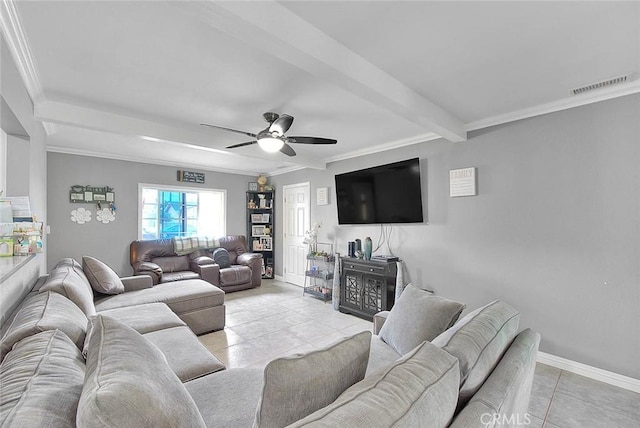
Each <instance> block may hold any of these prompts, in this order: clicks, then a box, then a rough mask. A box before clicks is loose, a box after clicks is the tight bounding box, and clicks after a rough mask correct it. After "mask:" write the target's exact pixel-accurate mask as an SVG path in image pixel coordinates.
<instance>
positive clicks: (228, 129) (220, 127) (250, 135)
mask: <svg viewBox="0 0 640 428" xmlns="http://www.w3.org/2000/svg"><path fill="white" fill-rule="evenodd" d="M200 125H202V126H208V127H209V128H217V129H223V130H225V131H231V132H237V133H238V134H243V135H248V136H249V137H253V138H256V134H252V133H251V132H245V131H239V130H237V129H232V128H225V127H224V126H218V125H209V124H208V123H201V124H200Z"/></svg>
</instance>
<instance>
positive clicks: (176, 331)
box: [144, 326, 224, 382]
mask: <svg viewBox="0 0 640 428" xmlns="http://www.w3.org/2000/svg"><path fill="white" fill-rule="evenodd" d="M144 338H145V339H147V340H148V341H149V342H151V343H153V344H154V345H156V346H157V347H158V349H159V350H160V351H161V352H162V354H163V355H164V356H165V358H166V359H167V364H169V367H171V370H173V372H174V373H175V374H176V375H178V377H179V378H180V380H181V381H182V382H187V381H190V380H193V379H196V378H199V377H201V376H204V375H208V374H210V373H214V372H217V371H219V370H223V369H224V364H222V363H221V362H220V360H218V359H217V358H216V357H215V355H213V354H212V353H211V352H209V350H208V349H207V348H206V347H205V346H204V345H203V344H202V343H201V342H200V340H199V339H198V337H197V336H196V335H195V334H193V332H192V331H191V330H190V329H189V327H186V326H184V327H172V328H166V329H163V330H156V331H152V332H150V333H146V334H145V335H144Z"/></svg>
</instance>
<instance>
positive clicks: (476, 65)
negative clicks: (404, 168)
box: [0, 1, 640, 174]
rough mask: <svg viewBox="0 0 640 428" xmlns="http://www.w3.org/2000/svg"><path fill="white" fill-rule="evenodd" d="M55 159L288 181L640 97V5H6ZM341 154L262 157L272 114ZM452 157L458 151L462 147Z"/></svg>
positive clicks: (5, 22)
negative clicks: (587, 88)
mask: <svg viewBox="0 0 640 428" xmlns="http://www.w3.org/2000/svg"><path fill="white" fill-rule="evenodd" d="M1 12H2V14H1V15H0V17H1V18H2V33H3V37H4V38H5V39H6V40H7V43H8V44H9V46H10V48H11V49H12V51H13V53H14V57H15V58H16V61H17V63H18V64H19V67H20V69H21V72H22V73H23V78H24V79H25V81H26V84H27V88H28V90H29V92H30V94H31V96H32V98H33V99H34V104H35V115H36V117H37V118H38V119H40V120H42V121H43V122H44V123H45V125H46V129H47V131H48V133H49V134H50V135H49V137H48V149H49V150H50V151H56V152H65V153H78V154H87V155H95V156H101V157H107V158H116V159H129V160H136V161H142V162H150V163H158V164H166V165H176V166H190V167H193V168H201V169H208V170H223V171H229V172H238V173H248V174H255V173H258V172H266V173H270V174H277V173H279V172H284V171H289V170H292V169H295V168H300V167H304V166H307V167H313V168H324V167H325V166H326V163H327V162H331V161H334V160H338V159H344V158H348V157H352V156H357V155H361V154H366V153H370V152H373V151H378V150H384V149H388V148H392V147H397V146H402V145H407V144H415V143H418V142H423V141H427V140H429V139H433V138H436V137H437V136H443V137H445V138H446V139H448V140H450V141H452V144H467V143H466V142H465V140H466V135H467V131H469V130H473V129H478V128H481V127H484V126H490V125H494V124H498V123H504V122H508V121H511V120H516V119H519V118H523V117H529V116H533V115H536V114H542V113H546V112H550V111H555V110H560V109H563V108H569V107H573V106H577V105H582V104H586V103H589V102H594V101H599V100H602V99H607V98H611V97H615V96H621V95H625V94H629V93H634V92H640V84H639V82H640V80H631V81H629V82H626V83H623V84H620V85H617V86H612V87H610V88H606V89H600V90H598V91H593V92H590V93H586V94H582V95H578V96H573V95H570V90H571V89H573V88H577V87H580V86H583V85H587V84H591V83H594V82H598V81H601V80H605V79H609V78H613V77H618V76H622V75H633V77H634V79H635V77H637V75H638V73H640V3H639V2H614V1H607V2H591V1H589V2H586V1H585V2H577V1H570V2H547V1H543V2H484V1H473V2H433V1H407V2H400V1H388V2H385V1H281V2H275V1H255V2H252V1H236V2H214V1H203V2H183V1H172V2H160V1H138V2H134V1H109V2H100V1H68V2H59V1H42V2H40V1H18V2H15V1H14V2H10V1H5V2H4V3H3V5H2V7H1ZM266 111H275V112H278V113H288V114H291V115H292V116H294V117H295V122H294V124H293V126H292V127H291V129H290V131H289V132H288V134H289V135H308V136H319V137H326V138H335V139H337V140H338V144H337V145H335V146H309V145H301V144H296V145H293V147H294V149H295V150H296V151H297V152H298V156H296V157H287V156H285V155H284V154H281V153H275V154H266V153H264V152H262V151H261V150H260V149H259V148H258V147H257V146H256V145H253V146H249V147H243V148H239V149H234V150H227V149H225V146H228V145H230V144H235V143H240V142H244V141H249V140H251V138H249V137H245V136H242V135H240V134H235V133H231V132H226V131H221V130H215V129H211V128H204V127H202V126H200V125H199V124H200V123H202V122H205V123H211V124H216V125H221V126H226V127H230V128H235V129H240V130H245V131H248V132H252V133H257V132H258V131H259V130H260V129H262V128H264V127H265V125H266V123H265V122H264V121H263V120H262V113H263V112H266ZM454 142H457V143H454Z"/></svg>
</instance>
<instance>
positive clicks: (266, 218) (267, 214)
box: [262, 213, 270, 223]
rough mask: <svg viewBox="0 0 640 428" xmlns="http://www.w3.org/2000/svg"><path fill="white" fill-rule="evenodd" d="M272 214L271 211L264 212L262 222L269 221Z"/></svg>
mask: <svg viewBox="0 0 640 428" xmlns="http://www.w3.org/2000/svg"><path fill="white" fill-rule="evenodd" d="M269 218H270V215H269V213H264V214H262V223H269Z"/></svg>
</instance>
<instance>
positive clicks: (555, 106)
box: [465, 80, 640, 132]
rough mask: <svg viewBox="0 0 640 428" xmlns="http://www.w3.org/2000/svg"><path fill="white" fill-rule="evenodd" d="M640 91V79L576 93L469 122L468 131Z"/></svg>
mask: <svg viewBox="0 0 640 428" xmlns="http://www.w3.org/2000/svg"><path fill="white" fill-rule="evenodd" d="M639 92H640V80H634V81H631V82H628V83H623V84H620V85H616V86H611V87H608V88H602V89H599V90H596V91H592V92H587V93H584V94H580V95H575V96H571V97H567V98H563V99H560V100H556V101H552V102H550V103H546V104H540V105H537V106H535V107H530V108H526V109H522V110H516V111H513V112H510V113H505V114H501V115H497V116H493V117H488V118H485V119H480V120H476V121H474V122H469V123H467V124H466V125H465V127H466V129H467V132H469V131H476V130H478V129H483V128H488V127H490V126H496V125H502V124H505V123H509V122H515V121H516V120H522V119H528V118H531V117H535V116H541V115H543V114H548V113H554V112H558V111H562V110H568V109H571V108H574V107H580V106H584V105H588V104H593V103H597V102H600V101H606V100H610V99H613V98H618V97H623V96H625V95H631V94H636V93H639Z"/></svg>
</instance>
